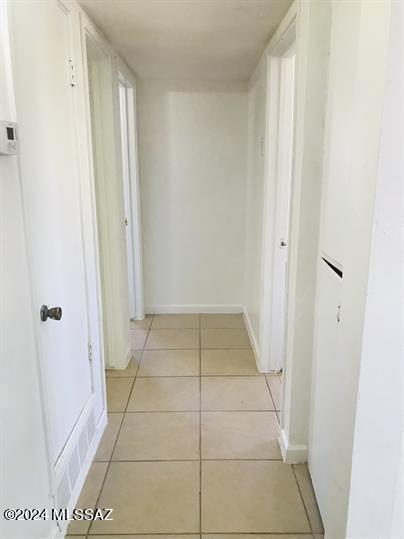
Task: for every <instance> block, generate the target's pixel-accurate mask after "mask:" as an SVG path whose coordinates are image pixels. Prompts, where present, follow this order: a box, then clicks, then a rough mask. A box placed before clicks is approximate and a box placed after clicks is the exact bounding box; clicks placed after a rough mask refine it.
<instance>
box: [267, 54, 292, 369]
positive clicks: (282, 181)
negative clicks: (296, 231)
mask: <svg viewBox="0 0 404 539" xmlns="http://www.w3.org/2000/svg"><path fill="white" fill-rule="evenodd" d="M294 73H295V54H294V47H292V48H291V49H289V51H288V52H287V53H286V54H285V55H284V56H283V57H282V58H281V60H280V87H279V120H278V122H279V123H278V159H277V172H276V204H275V220H274V224H275V234H274V241H275V245H274V259H273V277H272V279H273V280H272V283H273V292H272V294H273V296H272V298H273V301H272V332H271V335H270V345H269V346H270V357H271V358H272V361H273V365H276V366H277V367H278V369H280V368H282V367H283V361H284V348H285V342H284V341H285V318H286V290H287V262H288V240H289V213H290V192H291V179H292V156H293V126H294V122H293V112H294Z"/></svg>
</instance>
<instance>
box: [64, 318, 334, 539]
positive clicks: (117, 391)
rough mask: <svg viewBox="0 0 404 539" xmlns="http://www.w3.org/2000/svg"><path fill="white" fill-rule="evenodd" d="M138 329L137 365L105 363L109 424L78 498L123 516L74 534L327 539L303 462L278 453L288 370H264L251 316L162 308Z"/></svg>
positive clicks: (82, 525)
mask: <svg viewBox="0 0 404 539" xmlns="http://www.w3.org/2000/svg"><path fill="white" fill-rule="evenodd" d="M130 333H131V343H132V347H133V349H134V352H133V358H132V360H131V362H130V364H129V366H128V368H127V369H126V371H112V370H110V371H107V394H108V411H109V423H108V427H107V430H106V432H105V434H104V437H103V440H102V442H101V445H100V447H99V449H98V452H97V455H96V457H95V462H94V463H93V465H92V468H91V471H90V473H89V476H88V478H87V481H86V484H85V486H84V489H83V491H82V494H81V497H80V500H79V503H78V507H81V508H87V507H88V508H93V507H102V508H113V509H114V511H113V514H112V516H113V518H114V520H113V521H110V522H101V521H96V522H94V523H92V524H91V526H90V524H89V523H86V522H74V523H72V524H71V525H70V528H69V531H68V533H69V534H71V535H75V536H76V539H77V537H78V538H80V539H84V538H85V537H86V536H88V537H91V538H92V539H94V538H97V537H99V538H101V537H103V538H104V539H105V538H106V537H107V538H108V537H111V538H112V537H115V538H118V537H126V538H128V537H131V536H130V535H128V534H133V536H135V535H139V534H144V535H147V534H160V535H170V534H173V535H174V534H175V535H181V534H184V535H187V537H190V536H191V535H194V534H195V535H198V534H205V536H206V537H207V538H209V539H214V537H215V535H216V534H221V535H223V534H233V537H235V536H234V534H249V533H255V534H257V533H260V534H265V535H267V534H269V537H270V538H272V539H274V538H275V537H279V538H280V537H282V538H283V539H295V538H299V539H303V538H304V539H312V538H315V539H319V538H320V537H323V535H322V532H323V529H322V524H321V520H320V517H319V513H318V510H317V505H316V501H315V498H314V494H313V490H312V487H311V482H310V479H309V476H308V472H307V467H306V465H297V466H289V465H286V464H284V463H283V462H282V459H281V455H280V451H279V447H278V442H277V438H278V436H279V414H280V412H279V409H280V402H281V397H280V393H281V388H282V382H281V378H280V377H279V376H271V375H267V376H265V375H263V374H260V373H259V372H258V371H257V369H256V365H255V361H254V357H253V353H252V350H251V347H250V342H249V339H248V334H247V331H246V329H245V325H244V321H243V318H242V316H241V315H203V314H202V315H191V314H190V315H156V316H153V317H148V318H147V319H146V320H144V321H142V322H132V329H131V330H130ZM97 534H99V535H97ZM105 534H109V535H105ZM277 534H280V535H277ZM284 534H287V535H284Z"/></svg>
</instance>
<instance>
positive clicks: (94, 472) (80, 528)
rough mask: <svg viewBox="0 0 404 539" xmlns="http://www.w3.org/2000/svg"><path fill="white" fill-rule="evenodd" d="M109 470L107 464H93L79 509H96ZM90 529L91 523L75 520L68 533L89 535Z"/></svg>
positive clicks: (78, 504) (78, 505) (79, 500)
mask: <svg viewBox="0 0 404 539" xmlns="http://www.w3.org/2000/svg"><path fill="white" fill-rule="evenodd" d="M107 468H108V463H107V462H93V464H92V465H91V468H90V471H89V472H88V475H87V479H86V481H85V483H84V486H83V489H82V491H81V494H80V497H79V499H78V502H77V505H76V507H77V508H80V509H94V508H95V504H96V503H97V499H98V495H99V493H100V490H101V487H102V483H103V481H104V477H105V473H106V471H107ZM89 527H90V522H88V521H87V522H86V521H84V520H75V521H73V522H71V523H70V524H69V527H68V530H67V531H68V533H69V534H72V533H73V534H78V533H87V531H88V528H89Z"/></svg>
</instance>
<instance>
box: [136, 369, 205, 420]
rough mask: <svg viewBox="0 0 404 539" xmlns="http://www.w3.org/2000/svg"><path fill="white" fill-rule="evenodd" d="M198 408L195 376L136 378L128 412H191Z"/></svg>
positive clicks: (197, 387)
mask: <svg viewBox="0 0 404 539" xmlns="http://www.w3.org/2000/svg"><path fill="white" fill-rule="evenodd" d="M198 410H199V379H198V378H197V377H195V378H194V377H190V376H188V377H173V378H169V377H166V378H157V377H156V378H137V379H136V381H135V387H134V388H133V392H132V396H131V398H130V401H129V405H128V412H140V411H145V412H154V411H157V412H175V411H182V412H193V411H198Z"/></svg>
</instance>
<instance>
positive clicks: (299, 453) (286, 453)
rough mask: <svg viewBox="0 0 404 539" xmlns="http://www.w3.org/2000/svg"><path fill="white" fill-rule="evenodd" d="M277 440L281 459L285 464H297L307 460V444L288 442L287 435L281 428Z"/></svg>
mask: <svg viewBox="0 0 404 539" xmlns="http://www.w3.org/2000/svg"><path fill="white" fill-rule="evenodd" d="M278 441H279V447H280V449H281V453H282V457H283V460H284V462H286V464H299V463H301V462H307V459H308V454H309V452H308V447H307V445H291V444H289V437H288V435H287V433H286V432H285V431H284V430H283V429H282V430H281V435H280V436H279V439H278Z"/></svg>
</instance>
